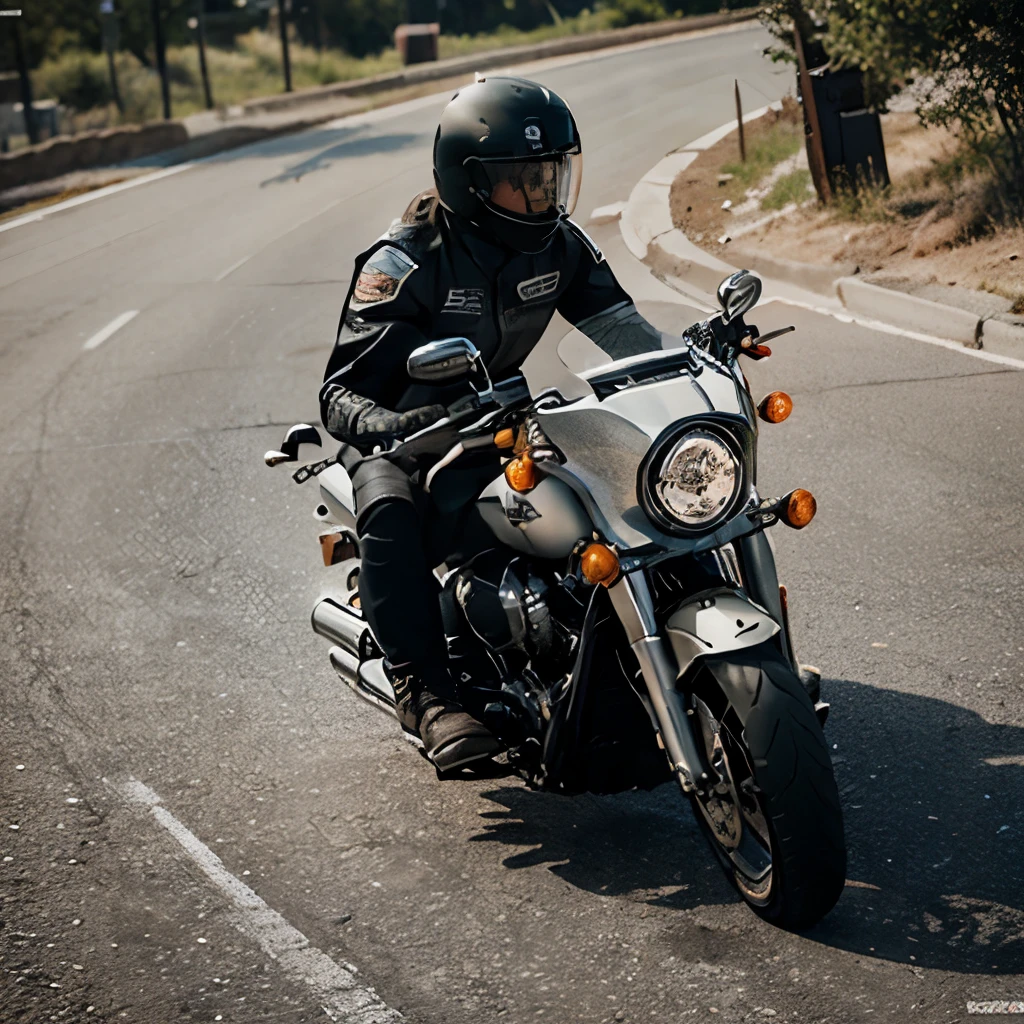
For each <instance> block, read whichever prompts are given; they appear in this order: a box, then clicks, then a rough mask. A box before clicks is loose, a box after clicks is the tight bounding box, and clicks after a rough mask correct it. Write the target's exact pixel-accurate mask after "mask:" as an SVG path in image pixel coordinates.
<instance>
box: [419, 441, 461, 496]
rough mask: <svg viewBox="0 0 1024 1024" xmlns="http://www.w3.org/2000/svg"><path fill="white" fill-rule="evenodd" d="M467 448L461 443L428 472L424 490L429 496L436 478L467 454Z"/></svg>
mask: <svg viewBox="0 0 1024 1024" xmlns="http://www.w3.org/2000/svg"><path fill="white" fill-rule="evenodd" d="M465 450H466V449H465V448H464V447H463V445H462V442H461V441H459V443H458V444H456V445H455V446H454V447H453V448H451V449H449V451H448V454H447V455H445V456H443V457H442V458H440V459H438V461H437V462H435V463H434V465H432V466H431V467H430V469H429V470H428V471H427V476H426V479H425V480H424V481H423V490H424V491H425V492H426V493H427V494H429V493H430V485H431V484H432V483H433V482H434V477H435V476H437V474H438V473H440V472H441V470H442V469H444V467H445V466H450V465H451V464H452V463H453V462H454V461H455V460H456V459H457V458H458V457H459V456H460V455H462V454H463V453H464V452H465Z"/></svg>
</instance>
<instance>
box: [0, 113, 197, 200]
mask: <svg viewBox="0 0 1024 1024" xmlns="http://www.w3.org/2000/svg"><path fill="white" fill-rule="evenodd" d="M186 142H188V132H187V131H186V130H185V126H184V125H183V124H182V123H181V122H180V121H160V122H157V123H154V124H143V125H126V126H124V127H122V128H104V129H102V130H100V131H92V132H82V133H81V134H79V135H69V136H58V137H57V138H55V139H49V140H47V141H46V142H42V143H40V144H39V145H38V146H29V147H27V148H26V149H21V150H17V151H15V152H14V153H4V154H2V155H0V191H3V190H5V189H9V188H16V187H17V186H19V185H29V184H31V183H32V182H35V181H45V180H46V179H47V178H56V177H58V176H60V175H61V174H68V173H70V172H71V171H81V170H84V169H85V168H87V167H104V166H109V165H110V164H120V163H124V162H125V161H126V160H137V159H139V157H144V156H150V155H151V154H152V153H159V152H161V151H162V150H165V149H173V148H174V147H175V146H181V145H183V144H184V143H186Z"/></svg>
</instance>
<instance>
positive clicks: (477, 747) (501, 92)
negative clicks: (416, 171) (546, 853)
mask: <svg viewBox="0 0 1024 1024" xmlns="http://www.w3.org/2000/svg"><path fill="white" fill-rule="evenodd" d="M581 160H582V154H581V148H580V137H579V132H578V130H577V127H576V122H575V120H574V119H573V116H572V113H571V111H570V110H569V107H568V106H567V105H566V104H565V102H564V101H563V100H562V99H561V98H559V97H558V96H557V95H555V93H553V92H552V91H551V90H549V89H546V88H545V87H544V86H542V85H538V84H536V83H534V82H529V81H526V80H525V79H521V78H515V77H505V76H496V77H488V78H479V77H478V80H477V81H476V83H475V84H473V85H469V86H467V87H465V88H463V89H461V90H460V91H459V92H457V93H456V94H455V96H454V97H453V98H452V100H451V102H450V103H449V104H448V105H447V107H446V108H445V110H444V112H443V113H442V115H441V121H440V125H439V126H438V129H437V134H436V136H435V139H434V184H435V189H432V190H429V191H426V192H422V193H421V194H420V195H418V196H417V197H416V198H415V199H414V200H413V201H412V203H411V204H410V205H409V207H408V209H407V210H406V211H405V214H404V215H403V216H402V217H401V218H400V219H399V220H396V221H394V222H393V223H392V225H391V227H390V229H389V230H388V231H387V232H386V233H385V234H384V235H383V236H382V237H381V238H379V239H378V240H377V241H376V242H375V243H374V244H373V245H372V246H371V247H370V248H369V249H367V250H366V251H365V252H363V253H362V254H361V255H359V256H358V257H357V258H356V269H355V273H354V275H353V279H352V283H351V285H350V287H349V291H348V295H347V297H346V299H345V304H344V307H343V309H342V315H341V322H340V324H339V329H338V335H337V341H336V344H335V346H334V350H333V352H332V354H331V357H330V361H329V362H328V365H327V371H326V374H325V377H324V384H323V388H322V390H321V392H320V401H321V416H322V419H323V422H324V425H325V427H326V428H327V430H328V432H329V433H330V434H331V435H332V436H334V437H335V438H337V439H338V440H340V441H343V442H345V445H346V446H348V447H347V448H345V447H343V449H342V455H341V458H342V461H343V462H344V464H345V465H346V468H348V469H349V472H350V473H351V475H352V482H353V488H354V494H355V499H356V511H357V532H358V535H359V544H360V553H361V557H362V567H361V571H360V576H359V596H360V603H361V607H362V610H363V613H364V615H365V616H366V619H367V621H368V622H369V624H370V626H371V628H372V630H373V634H374V636H375V637H376V639H377V641H378V643H379V644H380V646H381V648H382V650H383V652H384V655H385V662H384V667H385V672H386V673H387V675H388V678H389V679H390V681H391V683H392V685H393V687H394V690H395V696H396V699H397V702H398V710H399V719H400V721H401V723H402V726H403V728H404V729H405V730H406V731H408V732H410V733H414V734H417V735H419V736H420V737H421V738H422V740H423V744H424V751H425V753H426V754H427V756H428V757H429V758H430V760H431V761H432V762H433V763H434V764H435V766H436V767H437V768H438V770H439V771H444V770H451V769H454V768H457V767H460V766H462V765H465V764H468V763H469V762H471V761H474V760H477V759H481V758H487V757H491V756H492V755H494V754H495V753H497V752H499V751H500V749H501V745H500V743H499V742H498V741H497V740H496V739H495V738H494V736H493V735H492V734H491V733H490V731H489V730H488V729H487V728H486V727H485V726H484V725H483V724H482V723H481V722H478V721H476V720H475V719H474V718H472V717H471V716H470V715H469V714H467V713H466V712H465V711H464V710H463V709H462V708H461V706H460V705H459V704H458V703H457V701H456V690H455V687H454V685H453V683H452V680H451V677H450V675H449V671H448V651H447V649H446V645H445V629H444V625H443V622H442V613H441V608H440V604H439V601H438V585H437V583H436V581H435V579H434V577H433V573H432V569H433V567H434V566H435V565H438V564H440V563H441V562H442V561H449V563H450V564H459V563H458V562H456V561H454V560H451V559H450V557H449V556H450V555H451V553H452V552H453V551H454V550H456V549H459V546H460V544H461V545H463V546H464V545H465V544H467V543H468V540H467V538H468V537H469V536H470V535H471V534H472V532H473V526H474V520H473V516H474V514H475V512H474V499H475V498H476V497H477V495H478V494H479V491H480V489H481V488H482V487H483V486H484V485H485V484H486V483H487V482H488V481H489V480H490V479H493V478H494V476H496V475H497V473H498V472H499V468H498V461H497V458H496V456H495V455H494V454H493V453H490V454H476V455H473V456H466V457H465V458H463V459H459V460H458V462H457V463H455V465H453V466H452V467H451V468H450V469H445V470H444V471H443V473H444V475H445V476H447V477H449V478H451V479H455V480H459V479H461V480H462V482H461V484H460V483H456V485H455V486H449V487H448V488H447V493H446V496H445V497H444V498H439V497H438V495H437V493H436V492H437V488H433V489H432V491H431V494H430V495H429V496H428V495H426V494H424V492H423V490H422V475H421V474H422V472H423V471H425V469H426V468H427V467H424V469H423V470H422V471H419V470H418V471H417V472H415V473H413V474H412V476H411V477H410V476H409V475H407V474H406V473H404V472H403V471H402V470H401V469H399V468H398V467H396V466H395V465H393V464H392V463H390V462H388V461H387V460H385V459H383V458H380V457H374V456H375V455H376V454H377V453H379V452H381V451H385V450H387V449H388V448H389V447H390V446H391V445H392V444H393V442H395V441H396V440H400V439H403V438H405V437H407V436H409V435H410V434H413V433H415V432H416V431H419V430H421V429H423V428H425V427H428V426H430V425H432V424H434V423H436V422H437V421H439V420H440V419H442V418H443V417H446V416H449V415H451V416H456V415H459V414H461V413H463V412H466V411H467V410H470V409H472V406H473V399H472V396H471V395H469V391H470V389H469V388H468V386H467V385H465V384H461V385H457V386H454V387H453V386H450V385H447V386H445V385H425V384H422V383H418V382H415V381H413V380H412V379H411V378H409V376H408V375H407V373H406V360H407V358H408V356H409V354H410V353H411V352H412V351H413V349H415V348H417V347H418V346H420V345H423V344H425V343H426V342H428V341H431V340H435V339H440V338H446V337H453V336H460V337H466V338H469V339H470V340H471V341H472V342H473V343H474V344H475V345H476V347H477V349H478V350H479V351H480V353H481V357H482V360H483V362H484V364H485V366H486V367H487V370H488V372H489V374H490V377H491V379H492V380H494V381H496V382H497V381H500V380H502V379H505V378H507V377H509V376H511V375H513V374H515V373H517V372H518V370H519V367H520V366H521V365H522V363H523V361H524V360H525V359H526V357H527V356H528V355H529V353H530V351H531V350H532V349H533V348H534V346H535V345H536V343H537V341H538V340H539V339H540V337H541V335H542V334H543V332H544V330H545V328H546V327H547V325H548V323H549V321H550V319H551V317H552V316H553V314H554V313H555V311H556V310H557V311H558V312H559V313H560V314H561V315H562V316H563V317H565V319H566V320H568V321H569V322H570V323H571V324H573V325H574V326H575V327H577V328H578V329H579V330H581V331H582V332H583V333H585V334H586V335H588V336H589V337H590V338H591V339H592V340H593V341H594V342H595V343H596V344H598V345H599V346H600V347H601V348H602V349H603V350H604V351H605V352H606V353H607V354H608V356H609V357H610V358H621V357H623V356H626V355H632V354H635V353H639V352H644V351H652V350H655V349H660V348H661V347H662V339H661V334H660V332H658V331H657V330H656V329H655V328H654V327H652V326H651V325H650V324H649V323H647V321H645V320H644V319H643V317H641V316H640V314H639V313H638V312H637V310H636V307H635V306H634V305H633V302H632V300H631V299H630V297H629V296H628V295H627V294H626V292H625V291H624V290H623V289H622V287H621V286H620V285H619V283H618V282H617V281H616V279H615V276H614V274H613V273H612V271H611V268H610V267H609V266H608V264H607V262H606V261H605V259H604V257H603V256H602V254H601V252H600V251H599V250H598V248H597V247H596V246H595V244H594V243H593V242H592V241H591V239H590V238H589V237H588V236H587V235H586V234H585V233H584V232H583V231H582V230H581V229H580V228H579V227H578V226H577V225H576V224H575V223H573V221H571V220H570V219H569V217H570V215H571V213H572V212H573V208H574V206H575V203H576V197H577V195H578V193H579V187H580V173H581ZM460 473H461V478H460V477H459V474H460ZM437 538H440V539H439V540H438V539H437ZM446 548H447V550H446Z"/></svg>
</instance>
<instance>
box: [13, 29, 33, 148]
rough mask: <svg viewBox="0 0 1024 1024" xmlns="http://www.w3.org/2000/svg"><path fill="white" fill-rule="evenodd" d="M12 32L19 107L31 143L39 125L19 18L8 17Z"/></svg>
mask: <svg viewBox="0 0 1024 1024" xmlns="http://www.w3.org/2000/svg"><path fill="white" fill-rule="evenodd" d="M7 20H8V21H9V22H10V23H11V29H12V31H13V32H14V60H15V62H16V63H17V65H18V80H19V82H20V84H21V108H22V110H23V111H24V117H25V134H26V135H27V136H28V141H29V143H30V144H31V145H33V146H34V145H35V144H36V143H37V142H38V141H39V127H38V126H37V125H36V111H35V107H33V106H32V79H31V78H29V74H28V60H27V59H26V57H25V45H24V42H23V41H22V38H21V25H19V24H18V22H19V20H20V19H19V18H17V17H15V18H8V19H7Z"/></svg>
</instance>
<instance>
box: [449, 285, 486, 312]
mask: <svg viewBox="0 0 1024 1024" xmlns="http://www.w3.org/2000/svg"><path fill="white" fill-rule="evenodd" d="M483 311H484V290H483V288H449V289H448V298H447V299H446V300H445V304H444V306H443V307H442V308H441V312H442V313H468V314H469V315H471V316H479V315H480V314H481V313H482V312H483Z"/></svg>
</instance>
